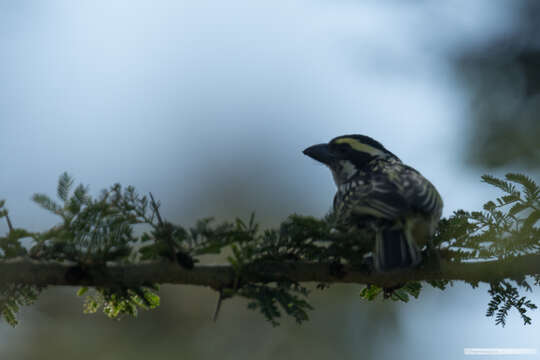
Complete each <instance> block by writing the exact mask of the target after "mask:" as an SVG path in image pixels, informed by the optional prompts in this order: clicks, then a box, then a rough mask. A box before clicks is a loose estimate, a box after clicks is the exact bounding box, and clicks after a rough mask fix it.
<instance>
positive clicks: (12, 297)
mask: <svg viewBox="0 0 540 360" xmlns="http://www.w3.org/2000/svg"><path fill="white" fill-rule="evenodd" d="M482 180H483V181H484V182H485V183H487V184H489V185H492V186H495V187H497V188H498V189H500V190H501V191H502V192H503V195H502V196H500V197H498V198H496V199H494V200H493V201H488V202H486V203H485V204H484V206H483V209H482V210H481V211H474V212H467V211H464V210H458V211H456V212H454V214H453V215H452V216H451V217H449V218H445V219H442V220H441V222H440V224H439V229H438V231H437V233H436V235H435V237H434V239H433V242H434V244H435V245H436V247H437V248H438V249H439V250H440V252H439V254H440V255H437V256H441V257H442V258H443V259H444V260H446V261H450V262H455V263H459V262H467V261H490V260H498V261H501V262H505V261H507V260H510V259H512V258H515V257H518V256H522V255H527V254H537V253H538V250H539V249H540V240H539V239H540V229H539V227H538V222H539V221H540V187H539V186H538V185H537V184H536V183H535V182H534V181H533V180H532V179H531V178H529V177H527V176H525V175H521V174H507V175H506V177H505V179H499V178H496V177H493V176H488V175H486V176H483V177H482ZM73 187H74V181H73V179H72V178H71V177H70V176H69V175H68V174H67V173H64V174H62V175H61V176H60V178H59V181H58V186H57V198H58V199H57V200H54V199H51V198H50V197H49V196H47V195H45V194H36V195H34V197H33V200H34V201H35V202H36V203H37V204H38V205H40V206H41V207H43V208H44V209H46V210H48V211H50V212H52V213H54V214H55V215H57V216H59V217H60V219H61V220H60V223H59V224H57V225H56V226H54V227H52V228H51V229H49V230H47V231H44V232H41V233H31V232H28V231H26V230H24V229H19V228H13V227H12V225H11V223H9V228H10V231H9V232H8V234H6V236H3V237H0V258H4V259H5V258H12V257H18V256H31V257H32V258H34V259H37V260H55V261H60V262H63V261H71V262H75V263H76V264H77V265H78V267H80V268H81V269H83V270H84V269H88V268H97V269H101V268H103V269H105V267H106V266H107V262H110V261H114V262H120V263H134V262H135V263H136V262H139V261H145V260H159V259H163V260H167V261H174V262H176V263H178V264H179V266H182V267H184V268H186V269H190V268H192V267H193V266H194V263H196V262H197V261H198V259H197V257H200V256H203V255H207V254H220V253H222V252H223V251H224V250H227V252H228V253H229V254H230V255H229V256H228V257H227V260H228V262H229V263H230V264H231V267H232V268H233V270H234V273H235V275H236V276H235V279H234V281H233V282H232V283H231V284H224V285H223V288H220V289H216V290H219V291H220V293H221V294H223V298H230V297H232V296H240V297H244V298H246V299H248V308H249V309H254V310H258V311H260V312H261V313H262V314H263V316H264V317H265V318H266V319H267V320H268V321H269V322H270V323H271V324H272V325H274V326H276V325H278V324H279V320H280V318H281V316H282V315H283V314H286V315H289V316H292V317H293V318H294V319H295V320H296V321H297V322H298V323H301V322H303V321H306V320H308V312H309V311H310V310H312V306H311V305H310V304H309V303H308V301H307V297H308V295H309V292H308V290H307V289H306V288H305V287H303V286H301V285H300V284H299V283H297V282H295V281H292V280H291V279H289V278H288V276H287V272H286V271H283V272H282V273H279V274H276V273H275V272H270V273H269V272H268V269H272V267H271V264H276V263H277V264H280V266H281V268H282V269H283V268H284V266H285V269H286V268H287V266H289V265H290V266H291V268H292V267H294V265H295V264H296V263H297V262H311V263H323V264H325V265H328V266H329V271H330V272H331V273H332V274H333V275H334V276H336V277H339V276H342V275H344V274H343V273H341V271H343V265H348V266H349V267H353V268H359V269H364V270H366V269H368V270H369V269H371V267H372V264H371V252H372V249H373V247H374V233H373V230H372V229H370V228H368V227H361V226H360V227H359V228H358V229H353V230H351V229H348V228H343V227H342V226H341V225H340V224H339V222H338V221H336V219H334V215H333V214H329V215H328V216H326V217H325V218H323V219H316V218H314V217H310V216H300V215H296V214H294V215H291V216H289V217H288V218H287V219H286V220H285V221H284V222H283V223H282V224H281V225H280V226H279V227H278V228H276V229H266V230H260V229H259V226H258V224H257V223H256V222H255V217H254V215H253V214H252V215H251V217H250V218H249V219H248V220H247V221H243V220H240V219H236V220H235V221H232V222H222V223H216V222H215V221H214V220H213V219H212V218H206V219H202V220H199V221H198V222H196V224H195V225H194V226H192V227H182V226H180V225H176V224H173V223H171V222H169V221H167V220H165V219H163V218H162V216H161V214H160V213H159V203H156V202H155V201H154V199H153V197H152V196H151V194H150V201H149V200H148V198H147V197H146V196H140V195H139V194H137V192H136V191H135V189H134V188H133V187H131V186H128V187H126V188H122V186H121V185H119V184H115V185H113V186H112V187H110V188H109V189H106V190H103V191H102V192H101V194H100V196H98V197H97V198H93V197H92V196H91V195H90V194H89V190H88V188H87V187H85V186H83V185H82V184H81V185H78V186H76V187H75V188H73ZM4 205H5V201H0V219H1V218H6V220H7V221H9V218H8V212H7V210H6V209H5V208H4ZM135 226H142V227H143V228H141V230H143V231H139V232H138V233H140V235H136V232H135V231H134V227H135ZM24 238H26V239H31V241H32V242H33V246H32V247H31V248H30V250H27V247H25V246H23V245H22V243H21V240H22V239H24ZM432 250H433V249H430V251H432ZM427 255H428V256H427V258H428V259H429V258H430V257H431V256H433V254H432V253H430V252H428V253H427ZM265 266H270V267H268V268H265ZM422 266H428V263H424V264H423V265H422ZM83 273H84V271H83ZM253 274H259V275H257V276H258V277H257V278H254V277H253ZM264 274H268V275H264ZM428 283H429V284H430V285H431V286H433V287H436V288H439V289H442V290H444V289H445V288H446V287H447V286H448V285H452V282H449V281H447V280H431V281H428ZM469 283H470V284H471V285H472V286H473V287H476V286H478V282H477V281H473V280H471V281H469ZM490 285H491V287H490V290H489V294H490V295H491V297H492V300H491V301H490V303H489V306H488V311H487V315H488V316H491V317H495V322H496V324H501V325H503V326H504V324H505V322H506V316H507V314H508V312H509V311H510V310H511V309H517V311H518V312H519V314H520V315H521V317H522V319H523V321H524V323H525V324H529V323H530V322H531V319H530V317H529V316H528V313H527V311H528V310H532V309H535V308H536V305H534V304H532V303H531V302H530V301H529V300H527V299H526V297H524V296H521V295H520V294H519V289H525V290H530V289H531V286H530V285H529V283H528V282H527V279H526V278H525V277H523V278H519V279H517V278H514V279H503V280H501V281H498V282H492V283H491V284H490ZM534 285H535V286H540V275H536V276H535V277H534ZM318 287H319V288H326V287H328V284H319V286H318ZM421 289H422V284H421V283H420V282H408V283H405V284H403V285H401V286H399V287H395V288H391V289H383V288H380V287H378V286H375V285H369V286H366V287H365V288H363V289H362V290H361V292H360V296H361V297H362V298H363V299H366V300H374V299H376V298H377V297H379V296H383V297H384V298H390V299H392V300H395V301H404V302H408V301H409V300H410V298H411V296H412V297H414V298H417V297H418V296H419V294H420V292H421ZM40 290H41V289H40V288H36V287H31V286H27V285H20V284H19V285H17V284H6V285H2V287H0V299H2V301H0V313H1V314H2V317H3V318H4V319H6V321H8V322H9V323H10V324H12V325H15V324H16V319H15V313H16V312H17V311H18V309H19V307H20V306H21V305H26V304H30V303H32V302H33V301H34V300H35V299H36V297H37V295H38V294H39V291H40ZM157 290H158V289H157V286H156V285H153V284H144V286H134V287H124V286H122V285H121V284H119V285H115V286H112V287H108V288H96V289H93V291H92V292H90V294H89V289H88V288H85V287H83V288H81V289H79V291H78V292H77V295H79V296H86V300H85V305H84V311H85V313H95V312H96V311H98V310H99V309H102V311H103V312H104V313H105V314H106V315H107V316H109V317H111V318H121V317H123V316H125V315H132V316H134V315H136V314H137V312H138V309H140V308H142V309H152V308H155V307H157V306H158V305H159V297H158V295H157V294H156V291H157Z"/></svg>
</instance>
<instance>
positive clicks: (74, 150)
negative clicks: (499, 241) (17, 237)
mask: <svg viewBox="0 0 540 360" xmlns="http://www.w3.org/2000/svg"><path fill="white" fill-rule="evenodd" d="M539 20H540V3H538V2H537V1H535V0H529V1H522V0H514V1H502V0H501V1H499V0H477V1H466V0H463V1H446V2H433V1H421V0H417V1H413V0H409V1H347V0H343V1H335V0H334V1H323V0H312V1H307V0H305V1H300V0H298V1H297V0H292V1H281V2H280V1H258V2H252V1H247V0H229V1H226V2H217V1H204V0H199V1H172V0H171V1H152V2H151V1H134V0H131V1H127V0H126V1H121V0H117V1H114V2H109V1H101V0H100V1H80V2H79V1H78V2H73V1H69V0H51V1H47V2H41V1H16V2H15V1H8V0H5V1H3V0H0V29H1V30H0V34H1V35H0V61H1V66H0V102H1V105H0V155H1V157H0V169H1V171H0V189H1V190H0V198H5V199H6V200H7V206H8V208H9V210H10V214H11V218H12V221H13V223H14V225H15V226H19V227H25V228H28V229H31V230H34V231H39V230H43V229H45V228H47V227H50V226H52V225H54V224H55V223H56V222H57V221H58V219H56V218H54V217H53V216H51V215H49V214H48V213H46V212H45V211H43V210H41V209H40V208H38V207H37V206H36V205H35V204H33V203H32V202H31V201H30V197H31V196H32V194H33V193H35V192H43V193H48V194H51V195H54V193H55V189H56V181H57V179H58V176H59V175H60V173H62V172H63V171H68V172H69V173H71V174H72V175H74V176H75V177H76V179H77V180H78V181H80V182H83V183H85V184H89V185H90V188H91V189H92V190H93V192H94V194H97V193H98V191H99V190H100V189H102V188H104V187H108V186H109V185H112V184H113V183H115V182H120V183H122V184H124V185H128V184H131V185H134V186H135V187H136V188H137V189H138V190H139V192H141V193H147V192H149V191H152V192H153V193H154V195H155V196H156V197H157V198H159V199H160V200H161V202H162V213H163V215H164V216H166V217H167V218H168V219H169V220H170V221H173V222H177V223H179V224H182V225H191V224H193V223H194V221H195V220H196V219H198V218H201V217H207V216H215V217H216V218H217V219H222V220H223V219H232V218H235V217H244V218H247V217H248V216H249V214H250V213H251V212H252V211H256V215H257V218H258V220H259V221H260V222H261V223H262V225H263V226H265V227H267V226H275V225H277V224H279V222H280V221H282V220H283V219H284V218H285V217H286V216H287V215H289V214H291V213H293V212H296V213H299V214H304V215H314V216H322V215H324V214H325V213H326V212H327V211H328V209H329V208H330V206H331V202H332V197H333V194H334V191H335V189H334V184H333V182H332V179H331V176H330V173H329V172H328V171H327V170H326V168H324V167H322V166H320V165H318V164H317V163H315V161H313V160H311V159H309V158H307V157H305V156H303V155H302V153H301V151H302V150H303V149H304V148H305V147H307V146H309V145H312V144H314V143H320V142H325V141H328V140H329V139H331V138H333V137H334V136H337V135H342V134H347V133H360V134H365V135H369V136H372V137H374V138H375V139H377V140H379V141H380V142H382V143H383V144H384V145H385V146H386V147H387V148H388V149H390V150H391V151H392V152H394V153H396V154H397V155H398V156H399V157H400V158H401V159H402V160H403V161H404V162H406V163H407V164H410V165H412V166H414V167H415V168H417V169H419V170H420V171H421V172H422V173H423V174H424V175H425V176H426V177H427V178H429V179H430V180H431V181H432V182H433V183H434V184H435V185H436V186H437V188H438V189H439V191H440V193H441V195H442V196H443V199H444V201H445V210H444V216H449V215H451V214H452V212H453V211H455V210H457V209H466V210H477V209H480V207H481V205H482V204H483V203H484V202H485V201H487V200H489V199H491V198H492V197H494V196H495V195H497V194H498V193H497V192H496V191H493V190H491V189H490V188H489V187H488V186H487V185H485V184H481V183H480V176H481V175H482V174H484V173H491V174H494V175H503V174H504V173H506V172H508V171H520V172H524V173H527V174H529V175H531V176H533V177H536V179H538V169H539V165H540V162H539V160H540V145H539V144H540V142H539V141H538V138H539V137H540V122H539V121H538V114H539V107H540V98H539V93H540V21H539ZM0 231H1V232H5V231H7V226H6V225H5V224H4V223H2V224H0ZM360 289H361V287H360V286H359V285H358V286H354V285H349V286H332V287H331V288H330V289H328V290H326V291H324V292H321V291H318V290H314V292H313V294H312V296H311V299H312V303H313V305H314V306H315V311H313V312H312V313H311V321H309V322H308V323H306V324H304V325H301V326H299V325H297V324H295V323H294V322H293V321H291V320H290V319H283V321H282V326H280V327H278V328H272V327H271V326H270V324H268V323H266V322H265V321H264V318H263V317H262V316H261V315H259V314H258V313H254V312H252V311H249V310H247V309H246V302H245V301H243V300H242V299H233V300H230V301H227V302H225V303H224V306H223V307H222V310H221V313H220V319H219V321H218V322H217V323H213V322H212V321H211V320H210V318H211V315H212V313H213V310H214V305H215V302H216V297H217V296H216V293H215V292H213V291H211V290H209V289H205V288H197V287H191V286H164V287H163V288H162V290H161V292H160V294H161V296H162V306H161V307H160V308H159V309H157V310H155V311H151V312H144V313H141V314H140V316H139V318H138V319H125V320H122V321H120V322H118V321H113V320H109V319H107V318H105V316H103V315H101V314H96V315H83V314H82V302H83V300H82V299H79V298H76V297H75V291H76V288H68V287H65V288H50V289H48V290H46V291H45V292H44V294H43V295H42V296H41V297H40V299H39V301H38V302H37V304H36V305H34V306H32V307H29V308H24V309H23V310H22V312H21V314H20V315H19V320H20V324H19V326H18V327H17V328H15V329H12V328H10V327H9V326H8V325H6V324H5V323H1V324H0V357H1V358H2V359H34V358H39V359H52V358H55V359H72V358H77V359H96V360H97V359H99V360H101V359H133V360H136V359H143V358H144V359H146V358H149V357H152V358H156V359H158V358H171V357H176V358H183V359H208V358H216V359H276V358H282V359H293V358H311V359H325V358H330V357H332V358H339V359H360V358H361V359H374V358H378V359H380V358H383V359H386V358H388V359H390V358H405V359H418V358H424V357H425V358H428V357H429V358H439V359H456V358H462V357H465V356H464V355H463V348H464V347H527V348H537V349H538V351H540V340H539V337H538V334H539V331H538V330H539V329H540V328H539V325H538V322H539V321H540V317H539V316H538V315H537V314H533V315H532V317H533V325H530V326H524V325H523V324H522V322H521V320H520V319H519V317H518V316H516V314H513V315H512V316H511V317H509V319H508V324H507V326H506V327H505V328H501V327H500V326H495V324H494V320H493V319H491V318H486V317H485V311H486V309H487V303H488V301H489V296H488V294H487V287H486V286H485V285H483V286H480V288H479V289H475V290H472V289H471V288H470V287H469V286H465V285H462V284H455V286H454V287H452V288H450V289H449V290H447V291H445V292H441V291H439V290H434V289H431V288H426V289H425V291H423V292H422V294H421V296H420V298H419V299H418V300H413V301H411V302H410V303H408V304H396V303H392V302H389V301H375V302H372V303H368V302H364V301H362V300H361V299H360V298H359V296H358V294H359V291H360ZM529 295H530V297H531V298H532V300H533V301H534V302H535V303H537V304H539V303H540V297H539V296H538V294H537V293H533V294H529ZM537 356H538V355H537Z"/></svg>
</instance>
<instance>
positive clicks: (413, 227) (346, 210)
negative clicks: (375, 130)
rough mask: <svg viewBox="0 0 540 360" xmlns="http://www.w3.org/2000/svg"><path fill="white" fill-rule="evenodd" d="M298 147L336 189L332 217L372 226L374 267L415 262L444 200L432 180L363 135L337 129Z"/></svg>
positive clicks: (392, 267)
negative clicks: (322, 139)
mask: <svg viewBox="0 0 540 360" xmlns="http://www.w3.org/2000/svg"><path fill="white" fill-rule="evenodd" d="M303 153H304V154H305V155H307V156H309V157H310V158H312V159H314V160H316V161H318V162H320V163H322V164H324V165H326V166H327V167H328V168H329V169H330V171H331V172H332V176H333V178H334V182H335V184H336V186H337V192H336V194H335V196H334V201H333V211H334V215H335V218H337V221H338V222H339V223H340V224H343V225H345V226H346V227H345V228H349V229H351V231H352V230H354V229H358V228H362V227H366V226H368V227H370V228H371V229H373V230H374V232H375V246H374V249H373V252H372V253H373V259H372V260H373V266H374V268H375V270H376V271H378V272H388V271H393V270H400V269H406V268H414V267H417V266H418V265H419V264H420V263H421V262H422V251H421V250H422V249H423V247H424V246H425V247H426V248H428V249H429V248H430V247H431V248H433V243H432V238H433V235H434V233H435V232H436V229H437V225H438V223H439V220H440V217H441V215H442V209H443V201H442V198H441V196H440V194H439V192H438V191H437V189H436V188H435V186H434V185H433V184H432V183H431V182H430V181H429V180H427V179H426V178H425V177H424V176H422V174H420V172H418V171H417V170H416V169H414V168H412V167H411V166H408V165H405V164H404V163H403V162H402V161H401V160H400V159H399V158H398V157H397V156H396V155H394V154H393V153H392V152H390V151H389V150H387V149H386V148H385V147H384V146H383V145H382V144H381V143H380V142H378V141H376V140H375V139H373V138H371V137H369V136H366V135H357V134H354V135H342V136H338V137H336V138H334V139H332V140H331V141H330V142H329V143H323V144H317V145H313V146H310V147H308V148H306V149H305V150H304V151H303Z"/></svg>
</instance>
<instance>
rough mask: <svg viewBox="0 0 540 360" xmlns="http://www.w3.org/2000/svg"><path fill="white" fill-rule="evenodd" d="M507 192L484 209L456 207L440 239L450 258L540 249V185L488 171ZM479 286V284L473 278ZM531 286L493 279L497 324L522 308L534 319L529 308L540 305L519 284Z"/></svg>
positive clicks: (492, 311) (491, 311)
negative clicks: (522, 291) (528, 297)
mask: <svg viewBox="0 0 540 360" xmlns="http://www.w3.org/2000/svg"><path fill="white" fill-rule="evenodd" d="M482 180H483V182H485V183H487V184H489V185H492V186H495V187H497V188H499V189H500V190H502V191H503V193H504V195H503V196H501V197H499V198H496V199H495V201H488V202H486V203H485V204H484V206H483V211H473V212H466V211H463V210H460V211H456V212H455V213H454V215H453V216H452V217H450V218H449V219H443V220H442V221H441V223H440V224H439V233H438V235H437V241H438V242H439V243H440V244H441V247H442V249H443V251H445V254H446V255H447V260H450V261H455V262H459V261H471V260H475V261H478V260H483V261H487V260H499V261H503V262H504V261H505V260H509V259H512V258H515V257H518V256H522V255H527V254H536V253H538V251H539V250H540V228H539V227H538V222H539V220H540V186H538V184H536V183H535V182H534V181H533V180H532V179H531V178H529V177H527V176H525V175H522V174H513V173H510V174H507V175H506V176H505V179H498V178H496V177H493V176H489V175H484V176H482ZM471 285H472V286H473V287H475V286H477V283H475V282H471ZM519 288H521V289H525V290H530V289H531V287H530V285H529V284H528V283H527V281H525V279H506V280H501V281H499V282H495V283H492V284H491V288H490V290H489V294H490V295H491V297H492V299H491V301H490V303H489V305H488V311H487V313H486V314H487V316H489V317H493V316H494V317H495V323H496V324H500V325H502V326H504V325H505V323H506V316H507V315H508V312H509V311H510V310H511V309H512V308H514V309H516V310H517V311H518V313H519V314H520V316H521V318H522V319H523V322H524V324H530V322H531V319H530V318H529V317H528V316H527V315H526V312H527V310H529V309H535V308H536V305H534V304H532V303H531V302H530V301H529V300H527V298H526V297H524V296H520V295H519V291H518V289H519Z"/></svg>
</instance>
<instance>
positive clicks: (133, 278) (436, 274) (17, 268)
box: [0, 255, 540, 289]
mask: <svg viewBox="0 0 540 360" xmlns="http://www.w3.org/2000/svg"><path fill="white" fill-rule="evenodd" d="M536 274H540V255H525V256H521V257H516V258H512V259H509V260H504V261H501V260H499V261H486V262H475V263H451V262H447V261H442V262H441V267H440V271H433V270H429V269H424V268H420V269H411V270H404V271H400V272H389V273H370V272H369V271H366V270H359V269H353V268H351V267H348V266H345V267H344V268H343V272H342V273H341V274H340V275H339V276H338V275H334V274H333V272H332V271H331V266H330V265H329V264H314V263H293V262H291V263H287V262H259V263H254V264H250V265H248V266H246V267H245V268H244V269H243V271H242V274H241V280H242V281H246V282H259V283H268V282H272V281H278V280H280V279H284V278H287V279H289V280H292V281H296V282H321V283H357V284H373V285H378V286H381V287H391V286H395V285H398V284H403V283H405V282H407V281H422V280H464V281H469V282H492V281H496V280H502V279H505V278H519V277H522V276H524V275H536ZM235 278H236V274H235V272H234V270H233V268H232V267H231V266H229V265H200V266H196V267H195V268H194V269H192V270H186V269H183V268H181V267H179V266H178V265H177V264H174V263H171V262H168V261H162V262H145V263H139V264H112V265H108V266H106V267H103V266H101V267H98V266H89V267H85V268H81V267H80V266H77V265H74V264H66V263H58V262H40V261H36V260H32V259H29V258H14V259H10V260H3V261H0V283H21V284H28V285H41V286H44V285H71V286H75V285H80V286H97V287H116V286H125V287H131V286H141V285H145V284H151V283H159V284H186V285H199V286H210V287H212V288H214V289H222V288H225V287H231V286H232V285H233V283H234V281H235Z"/></svg>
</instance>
